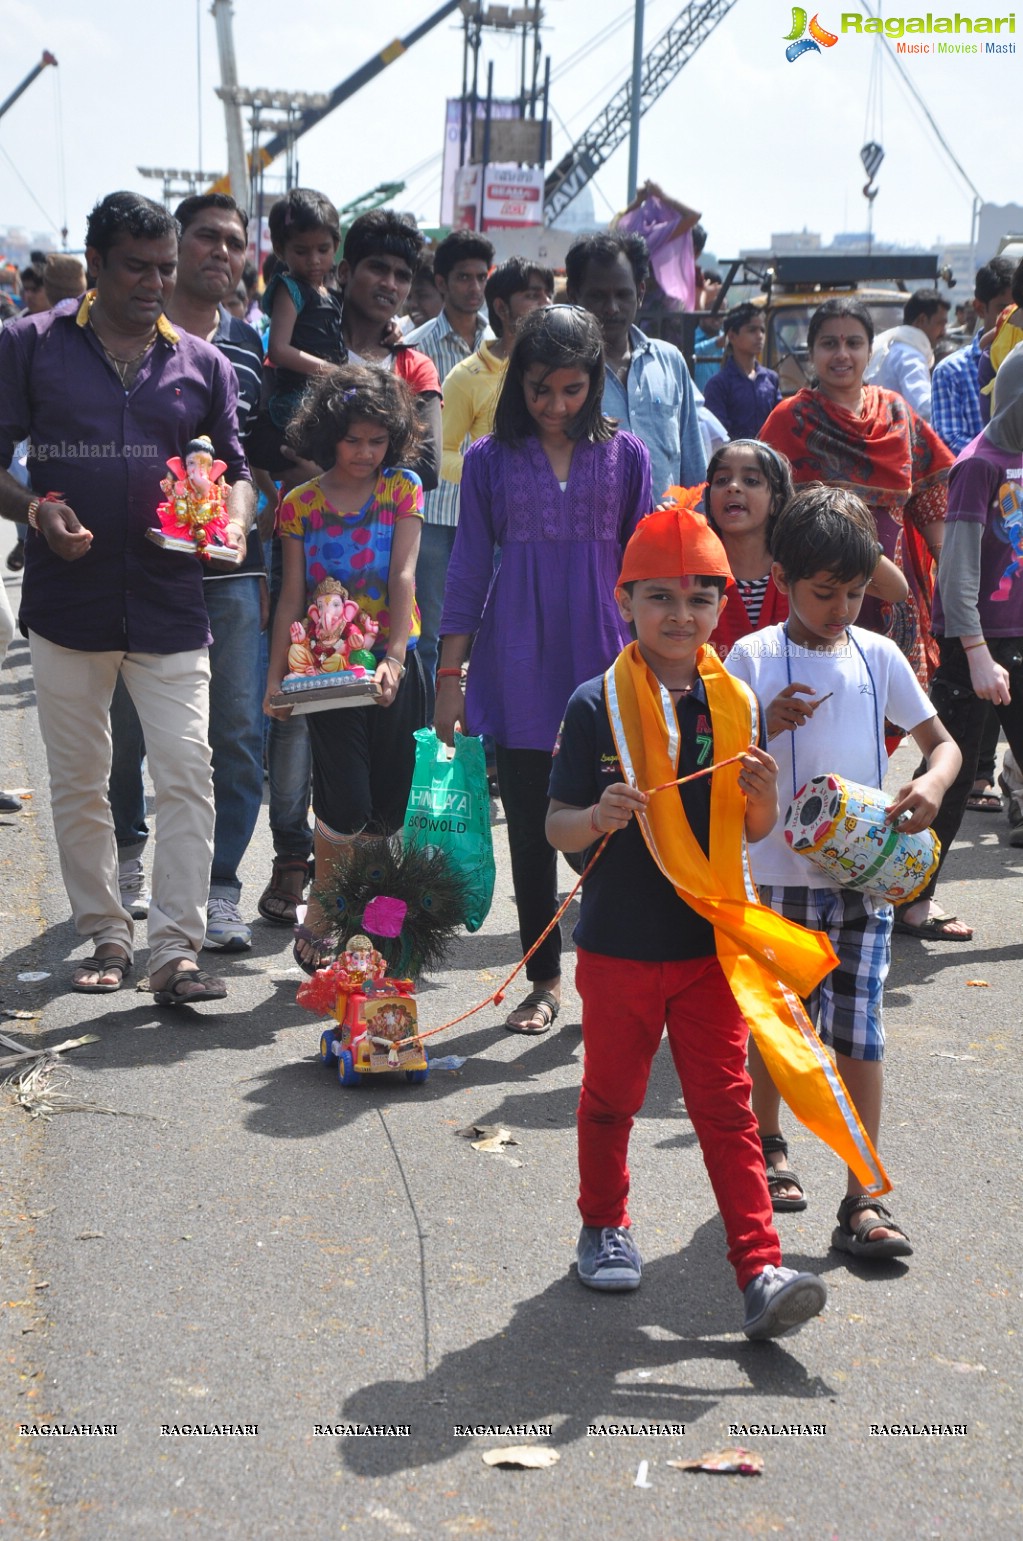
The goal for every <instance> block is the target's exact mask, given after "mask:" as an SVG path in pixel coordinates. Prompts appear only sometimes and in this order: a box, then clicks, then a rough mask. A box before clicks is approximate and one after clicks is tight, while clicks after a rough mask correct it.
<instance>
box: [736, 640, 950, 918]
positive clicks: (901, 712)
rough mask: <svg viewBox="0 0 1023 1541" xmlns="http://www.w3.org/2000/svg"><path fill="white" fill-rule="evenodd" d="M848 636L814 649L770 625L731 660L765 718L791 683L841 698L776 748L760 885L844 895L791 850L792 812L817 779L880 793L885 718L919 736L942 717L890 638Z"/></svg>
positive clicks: (759, 856)
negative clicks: (841, 780) (773, 819)
mask: <svg viewBox="0 0 1023 1541" xmlns="http://www.w3.org/2000/svg"><path fill="white" fill-rule="evenodd" d="M849 638H850V641H849V642H848V643H847V644H846V645H845V646H843V647H841V648H837V649H835V650H834V651H832V652H815V651H812V650H810V649H808V648H805V647H798V646H796V644H795V643H793V642H790V641H789V640H788V636H787V635H786V631H785V627H784V626H768V627H766V628H765V629H764V630H763V631H757V632H753V633H752V635H750V636H748V637H743V638H741V639H740V641H738V642H737V643H736V644H735V646H734V647H733V648H732V650H731V652H730V653H729V655H728V657H727V658H726V660H725V668H726V669H727V670H728V671H729V673H730V674H734V675H735V676H736V677H737V678H738V679H741V680H745V681H746V683H747V685H750V686H751V687H752V688H753V690H754V691H755V692H756V694H757V696H758V697H759V698H760V702H761V705H762V706H763V709H764V712H765V715H766V712H767V708H768V706H769V705H770V704H771V702H772V701H773V700H774V698H775V696H777V695H779V694H780V693H781V692H782V691H783V690H784V689H785V687H786V686H787V685H789V684H796V683H799V684H801V685H812V686H813V694H814V696H815V697H818V698H819V697H821V696H826V695H827V694H828V692H829V691H830V692H832V695H831V699H830V700H829V701H825V702H823V704H822V705H821V706H820V708H819V709H818V710H817V711H816V712H815V713H814V715H813V716H812V717H811V718H810V719H809V720H808V721H807V722H805V723H804V724H803V725H802V727H799V728H796V729H794V730H793V731H791V732H785V733H779V734H778V736H777V738H772V739H771V741H770V743H769V744H768V746H767V748H768V752H769V753H770V754H772V755H773V756H774V758H775V759H776V760H777V762H778V802H779V804H780V809H781V816H780V818H779V820H778V823H777V824H776V825H775V827H774V829H773V830H772V831H771V833H770V834H769V835H768V836H767V837H766V839H764V840H759V841H757V842H756V844H751V845H750V848H749V854H750V864H751V866H752V869H753V876H754V878H755V880H756V881H757V882H758V883H772V884H778V885H782V886H786V887H790V888H837V887H838V886H839V885H838V884H837V883H835V882H833V881H832V880H831V879H830V878H829V877H827V876H826V874H825V873H823V872H821V871H820V869H819V868H818V867H816V866H815V865H814V864H813V862H810V861H808V860H807V859H806V857H805V856H800V855H799V854H798V852H796V851H793V850H792V849H791V847H790V846H789V845H788V843H787V841H786V839H785V835H784V833H783V827H784V823H785V810H786V809H787V808H788V805H789V803H790V802H791V800H792V798H793V797H794V796H795V795H796V793H797V792H798V791H799V789H800V788H801V787H803V786H805V785H806V783H807V782H808V781H809V780H810V778H811V777H812V776H826V775H829V774H832V773H834V774H836V775H839V776H844V777H845V779H846V780H847V781H858V782H859V783H860V784H861V785H862V786H869V787H879V786H880V785H881V783H882V781H883V780H884V773H885V771H886V770H887V769H888V756H887V754H886V753H885V747H884V723H885V718H886V717H887V718H888V720H889V721H890V722H893V723H895V724H896V725H897V726H898V727H900V728H904V729H905V730H906V732H911V731H912V730H913V729H914V728H917V727H919V726H920V724H921V723H922V722H926V721H927V720H928V719H929V718H931V717H933V716H934V715H935V713H934V707H933V706H932V705H931V703H930V701H928V699H927V697H926V696H925V695H924V693H923V691H922V690H921V689H920V685H919V683H918V681H917V678H916V675H915V674H914V673H913V670H912V669H911V668H910V665H909V664H908V663H907V661H906V659H905V657H904V656H903V654H902V653H901V652H900V651H899V649H898V648H897V647H896V645H895V643H894V642H892V641H891V639H890V638H888V637H881V636H878V635H877V633H876V632H873V631H864V630H862V628H861V627H859V626H851V627H850V628H849ZM804 699H809V698H804Z"/></svg>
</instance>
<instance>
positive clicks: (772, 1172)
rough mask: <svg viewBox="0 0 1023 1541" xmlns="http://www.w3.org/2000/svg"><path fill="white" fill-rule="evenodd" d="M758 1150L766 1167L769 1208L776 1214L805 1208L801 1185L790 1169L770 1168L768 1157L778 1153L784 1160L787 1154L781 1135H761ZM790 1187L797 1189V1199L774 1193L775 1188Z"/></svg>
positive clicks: (787, 1148) (786, 1145)
mask: <svg viewBox="0 0 1023 1541" xmlns="http://www.w3.org/2000/svg"><path fill="white" fill-rule="evenodd" d="M760 1148H761V1149H762V1151H763V1152H764V1165H765V1166H766V1167H767V1191H768V1193H769V1194H770V1195H771V1208H772V1209H773V1210H774V1211H775V1213H776V1214H787V1213H791V1212H792V1211H793V1210H797V1209H805V1208H806V1196H805V1194H804V1192H803V1184H802V1183H801V1182H800V1181H799V1178H798V1177H797V1176H796V1174H795V1172H793V1170H792V1168H791V1167H787V1166H772V1165H771V1163H770V1161H768V1159H767V1158H768V1156H771V1155H774V1154H775V1153H780V1154H781V1155H782V1156H784V1157H785V1158H786V1159H787V1158H788V1154H789V1147H788V1142H787V1141H786V1139H785V1137H784V1135H781V1134H762V1135H761V1136H760ZM785 1186H791V1187H793V1188H798V1189H799V1197H798V1198H797V1199H794V1198H791V1197H788V1196H786V1195H785V1194H780V1193H777V1192H776V1191H775V1189H776V1188H777V1187H785Z"/></svg>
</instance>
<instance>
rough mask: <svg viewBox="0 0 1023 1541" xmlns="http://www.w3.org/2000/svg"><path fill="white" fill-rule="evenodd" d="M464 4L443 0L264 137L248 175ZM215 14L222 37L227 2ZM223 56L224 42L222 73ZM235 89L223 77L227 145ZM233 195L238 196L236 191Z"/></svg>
mask: <svg viewBox="0 0 1023 1541" xmlns="http://www.w3.org/2000/svg"><path fill="white" fill-rule="evenodd" d="M464 3H465V0H446V4H444V5H441V6H438V8H437V9H436V10H435V11H434V12H433V14H432V15H430V16H428V17H427V18H426V20H425V21H423V22H420V24H419V26H418V27H413V29H412V31H411V32H409V33H408V34H407V35H406V36H405V37H396V38H394V40H393V41H392V42H390V43H388V44H387V47H386V48H382V49H381V50H380V52H379V53H378V54H374V55H373V57H372V59H368V60H367V61H366V63H365V64H363V65H361V66H360V68H359V69H357V70H356V71H355V73H354V74H353V75H349V76H348V78H347V79H346V80H342V82H341V84H340V85H339V86H335V87H334V89H333V91H331V92H330V93H329V95H328V96H327V99H326V102H325V103H324V105H323V106H322V107H310V108H308V109H307V110H306V111H305V112H301V113H299V114H298V115H297V116H296V118H295V121H294V124H292V125H289V127H288V129H287V130H286V131H284V132H282V133H278V134H275V135H274V136H273V138H272V139H268V140H267V142H266V144H264V145H260V147H259V149H258V150H256V151H255V152H254V155H250V156H249V158H248V161H249V174H250V175H251V172H252V170H253V169H254V168H253V160H255V169H256V170H257V171H260V170H265V168H266V167H267V166H268V165H269V164H270V162H271V161H272V160H274V159H275V157H276V156H278V155H280V154H282V152H283V151H285V150H287V149H289V148H290V147H291V146H292V145H293V144H294V142H295V140H296V139H298V138H299V137H300V136H301V135H302V134H307V133H308V132H309V130H310V129H311V128H315V127H316V125H317V123H320V122H321V121H322V120H323V119H324V118H325V117H326V116H327V114H328V113H330V112H333V111H334V108H335V107H340V105H341V103H342V102H346V101H347V100H348V98H349V97H350V96H354V95H355V93H356V91H361V89H362V87H363V86H364V85H366V84H367V83H368V82H369V81H371V80H372V79H373V78H374V76H376V75H379V74H380V72H381V70H384V69H386V68H387V66H388V65H389V64H392V63H393V62H394V60H395V59H399V58H400V57H401V55H402V54H403V53H407V52H408V50H409V49H410V48H411V47H412V46H413V45H414V44H415V43H418V42H419V40H420V38H423V37H425V36H426V34H427V33H428V32H432V31H433V29H434V27H436V26H439V25H440V23H441V22H442V21H444V20H446V18H447V17H448V16H450V15H451V14H452V12H453V11H457V10H459V9H460V8H462V7H463V6H464ZM222 13H223V17H224V19H223V23H222V21H221V14H222ZM216 14H217V21H218V37H220V36H221V32H220V28H221V26H222V25H223V27H224V28H225V31H224V37H227V36H228V35H229V27H230V22H229V17H230V5H224V4H223V0H222V3H221V5H220V6H218V7H217V12H216ZM224 58H225V49H224V43H223V42H222V43H221V73H222V75H223V62H224ZM230 59H231V63H232V66H233V59H234V50H233V45H231V47H230ZM232 88H233V90H232ZM236 90H237V82H236V81H235V80H228V79H225V80H224V81H223V85H222V87H221V94H222V96H223V98H224V108H225V112H226V114H227V126H228V145H229V147H230V144H231V138H232V135H234V136H235V137H236V138H237V134H238V132H239V128H240V119H239V118H238V108H237V105H236V104H235V102H234V100H233V91H236ZM229 95H230V96H231V97H232V99H231V100H229V99H228V98H229ZM230 191H231V188H230V185H229V179H228V177H221V178H220V180H219V181H218V182H214V184H213V186H212V187H211V188H210V192H211V193H226V192H230ZM235 196H236V197H237V194H236V195H235Z"/></svg>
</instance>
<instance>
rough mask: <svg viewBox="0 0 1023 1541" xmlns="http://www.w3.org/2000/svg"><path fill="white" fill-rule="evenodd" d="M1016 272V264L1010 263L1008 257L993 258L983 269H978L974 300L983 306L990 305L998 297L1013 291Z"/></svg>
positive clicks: (974, 286)
mask: <svg viewBox="0 0 1023 1541" xmlns="http://www.w3.org/2000/svg"><path fill="white" fill-rule="evenodd" d="M1014 271H1015V263H1013V262H1010V261H1009V259H1008V257H992V258H991V261H990V262H985V264H984V266H983V267H982V268H978V269H977V277H976V281H975V282H974V285H973V298H974V299H975V300H979V301H980V303H981V304H982V305H990V304H991V301H992V300H994V299H997V297H998V295H1000V294H1002V293H1003V292H1004V291H1005V290H1006V289H1011V287H1012V275H1013V273H1014Z"/></svg>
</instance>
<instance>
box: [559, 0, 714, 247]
mask: <svg viewBox="0 0 1023 1541" xmlns="http://www.w3.org/2000/svg"><path fill="white" fill-rule="evenodd" d="M735 4H736V0H694V3H693V4H691V5H687V6H686V8H685V10H684V11H683V12H682V13H681V15H680V16H679V17H678V19H677V20H676V21H674V22H672V24H671V26H670V27H669V28H668V29H667V31H666V32H664V33H662V34H661V36H660V37H659V38H658V39H657V42H656V43H654V45H653V47H652V48H651V49H650V52H649V53H648V54H647V56H646V59H645V60H644V62H643V77H642V82H641V86H640V113H641V114H642V113H645V112H646V111H647V109H648V108H649V107H652V106H653V104H654V102H656V100H657V98H658V97H659V96H660V95H661V92H662V91H663V90H664V89H665V87H666V86H668V85H670V84H671V82H672V81H673V80H674V78H675V76H676V75H677V74H678V72H679V70H680V69H681V68H682V66H683V65H684V64H688V62H689V60H690V59H691V58H692V57H693V54H694V53H695V52H696V50H697V49H698V48H699V47H700V45H701V43H704V42H706V40H707V38H708V37H709V36H710V34H711V33H712V32H713V31H714V28H715V27H716V26H717V24H718V22H720V21H723V20H724V18H725V17H726V16H727V15H728V12H729V11H730V10H731V9H732V7H733V6H734V5H735ZM631 110H632V82H631V81H627V82H626V84H625V85H623V86H622V87H621V89H620V90H619V91H617V92H616V93H615V95H614V96H613V97H612V98H611V100H610V101H609V102H608V104H607V106H606V107H605V108H604V110H603V112H602V113H601V114H600V115H599V117H597V118H595V119H594V121H593V122H592V123H591V124H590V126H589V128H588V129H587V130H586V132H585V133H584V134H582V135H580V137H579V138H578V139H577V140H576V142H575V144H574V145H573V146H572V148H571V149H570V150H569V151H568V152H567V154H565V155H563V156H562V157H561V159H560V160H559V161H558V164H557V165H556V166H555V167H554V169H553V170H552V171H551V173H550V174H549V176H548V177H547V179H546V181H545V182H544V203H543V207H544V221H545V223H546V224H548V225H550V224H553V222H554V220H556V219H557V217H558V215H559V214H562V213H564V211H565V209H567V208H568V205H569V204H570V203H571V202H572V200H573V198H575V197H577V195H578V194H579V193H581V192H582V190H583V188H584V187H585V186H586V184H587V182H589V181H590V180H591V178H592V177H595V176H596V174H597V172H598V171H599V170H600V168H601V166H603V164H604V162H605V161H607V160H609V159H610V157H611V156H612V155H613V154H614V152H615V151H616V150H617V149H618V146H619V145H620V144H622V143H623V142H624V141H625V138H626V136H627V135H628V132H629V119H630V114H631Z"/></svg>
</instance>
